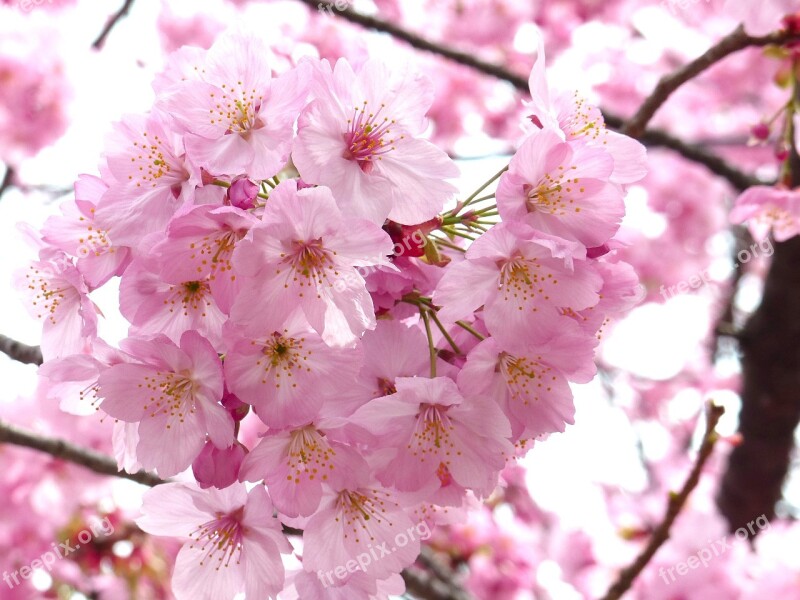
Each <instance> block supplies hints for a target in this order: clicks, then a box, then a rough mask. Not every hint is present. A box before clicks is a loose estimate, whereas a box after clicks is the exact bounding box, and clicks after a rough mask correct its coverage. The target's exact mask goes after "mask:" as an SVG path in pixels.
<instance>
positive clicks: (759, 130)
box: [750, 121, 770, 142]
mask: <svg viewBox="0 0 800 600" xmlns="http://www.w3.org/2000/svg"><path fill="white" fill-rule="evenodd" d="M750 133H751V134H752V136H753V137H754V138H755V139H757V140H759V141H762V142H763V141H766V140H768V139H769V133H770V131H769V125H767V124H766V123H764V122H763V121H762V122H761V123H757V124H755V125H753V127H751V128H750Z"/></svg>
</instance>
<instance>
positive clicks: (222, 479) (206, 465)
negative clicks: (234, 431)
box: [192, 442, 246, 490]
mask: <svg viewBox="0 0 800 600" xmlns="http://www.w3.org/2000/svg"><path fill="white" fill-rule="evenodd" d="M245 453H246V449H245V448H244V447H243V446H242V445H241V444H239V443H233V444H232V445H231V446H230V447H228V448H217V447H216V446H215V445H214V444H213V443H211V442H206V444H205V446H203V449H202V450H201V451H200V454H198V455H197V458H195V459H194V462H193V463H192V474H193V475H194V478H195V480H197V485H199V486H200V487H201V488H203V489H205V488H208V487H211V486H214V487H215V488H217V489H220V490H221V489H224V488H226V487H228V486H231V485H233V484H234V483H236V481H237V480H238V478H239V468H240V467H241V466H242V461H243V460H244V457H245Z"/></svg>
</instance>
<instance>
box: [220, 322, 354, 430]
mask: <svg viewBox="0 0 800 600" xmlns="http://www.w3.org/2000/svg"><path fill="white" fill-rule="evenodd" d="M231 338H232V336H231ZM231 338H229V343H231V345H232V347H231V349H230V351H229V352H228V353H227V354H226V356H225V378H226V381H227V384H228V387H229V389H230V390H231V391H232V392H233V393H234V394H236V395H237V396H238V397H239V398H240V399H241V400H242V401H244V402H247V403H248V404H251V405H252V406H253V407H254V408H255V410H256V414H258V416H259V418H260V419H261V420H262V421H264V423H266V424H267V425H269V426H270V427H279V428H283V427H288V426H290V425H302V424H304V423H307V422H308V420H309V419H310V418H312V417H313V416H314V415H316V414H317V413H318V411H319V409H320V408H321V407H322V404H323V402H325V401H330V402H337V401H338V399H339V397H340V395H341V394H346V393H347V390H348V388H350V387H352V385H353V381H354V380H355V378H356V376H357V375H358V369H359V367H360V366H361V362H362V360H361V351H360V349H359V348H358V347H355V348H331V347H330V346H328V345H327V344H325V342H323V341H322V338H321V337H320V335H319V334H318V333H317V332H316V331H314V330H313V329H311V327H310V326H309V325H308V323H307V322H306V320H305V319H304V318H303V316H302V315H301V314H299V311H298V312H296V313H294V315H292V316H291V317H290V318H289V319H288V320H287V321H286V322H285V323H284V326H283V327H282V328H281V329H280V330H279V331H273V332H271V333H269V334H267V335H265V336H263V337H258V338H255V339H250V338H240V337H236V338H232V339H235V340H236V341H232V340H231Z"/></svg>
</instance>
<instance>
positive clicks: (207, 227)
mask: <svg viewBox="0 0 800 600" xmlns="http://www.w3.org/2000/svg"><path fill="white" fill-rule="evenodd" d="M256 223H258V219H257V218H256V217H254V216H253V215H252V214H250V213H248V212H246V211H243V210H241V209H239V208H235V207H232V206H222V207H217V206H214V205H202V206H196V207H194V208H192V209H191V210H189V211H187V212H185V213H184V214H181V215H180V216H176V217H175V218H174V219H172V221H170V223H169V227H168V228H167V238H166V239H165V240H163V241H161V242H159V243H158V244H156V246H155V247H154V248H153V252H152V254H153V255H154V256H156V257H157V258H156V262H157V263H158V265H159V268H158V270H159V274H160V276H161V278H162V279H163V280H164V281H165V282H168V283H171V284H181V283H183V282H186V281H207V282H208V287H209V289H210V290H211V295H212V296H213V298H214V301H215V302H216V304H217V305H218V306H219V307H220V309H221V310H223V311H224V312H226V313H227V312H228V311H229V310H230V307H231V305H232V304H233V300H234V298H235V297H236V294H237V293H238V290H239V283H238V282H237V278H236V273H235V272H234V270H233V265H232V264H231V257H232V256H233V251H234V249H235V248H236V244H238V243H239V241H240V240H241V239H242V238H244V236H245V235H246V234H247V232H248V231H249V230H250V228H251V227H253V225H255V224H256Z"/></svg>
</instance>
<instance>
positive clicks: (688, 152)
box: [298, 0, 758, 190]
mask: <svg viewBox="0 0 800 600" xmlns="http://www.w3.org/2000/svg"><path fill="white" fill-rule="evenodd" d="M298 1H299V2H302V3H303V4H305V5H306V6H308V7H309V9H310V10H313V11H317V10H319V11H323V12H327V13H329V14H331V15H336V16H337V17H340V18H342V19H345V20H347V21H350V22H351V23H355V24H357V25H361V26H362V27H365V28H367V29H373V30H375V31H379V32H382V33H387V34H389V35H391V36H392V37H394V38H395V39H398V40H402V41H403V42H406V43H407V44H408V45H410V46H411V47H413V48H416V49H417V50H423V51H425V52H430V53H432V54H437V55H439V56H442V57H444V58H447V59H448V60H451V61H453V62H455V63H458V64H461V65H464V66H466V67H469V68H471V69H474V70H475V71H478V72H479V73H483V74H484V75H489V76H490V77H495V78H496V79H499V80H502V81H506V82H508V83H510V84H511V85H512V86H514V87H515V88H516V89H517V90H519V91H520V92H523V93H525V94H527V93H528V91H529V90H528V80H527V79H526V78H525V77H522V76H521V75H518V74H516V73H513V72H511V71H509V70H508V69H506V68H505V67H503V66H501V65H497V64H494V63H491V62H488V61H484V60H481V59H479V58H477V57H476V56H474V55H472V54H468V53H466V52H461V51H459V50H455V49H453V48H450V47H448V46H445V45H443V44H439V43H436V42H433V41H431V40H428V39H426V38H424V37H422V36H419V35H417V34H415V33H412V32H410V31H408V30H406V29H403V28H402V27H399V26H397V25H395V24H393V23H390V22H388V21H384V20H383V19H379V18H377V17H372V16H369V15H365V14H362V13H360V12H358V11H355V10H353V9H352V8H349V7H346V8H344V9H342V10H339V9H337V8H336V6H335V4H334V3H333V2H329V1H326V0H323V1H322V2H317V1H316V0H298ZM603 117H604V119H605V122H606V124H607V125H608V126H609V127H611V128H612V129H622V128H623V127H624V126H625V120H624V119H623V118H622V117H619V116H617V115H614V114H612V113H609V112H607V111H603ZM638 139H639V140H640V141H641V142H642V143H643V144H645V145H646V146H650V147H662V148H667V149H669V150H672V151H674V152H677V153H678V154H680V155H681V156H683V157H684V158H686V159H687V160H690V161H692V162H696V163H698V164H701V165H704V166H706V167H707V168H708V169H709V170H710V171H711V172H712V173H714V174H716V175H719V176H720V177H723V178H724V179H727V180H728V181H729V182H730V183H731V185H733V186H734V187H735V188H736V189H739V190H741V189H745V188H747V187H750V186H751V185H753V184H754V183H757V182H758V181H757V180H756V179H755V178H753V177H751V176H749V175H747V174H745V173H743V172H742V171H740V170H739V169H737V168H736V167H734V166H732V165H730V164H728V163H727V162H726V161H725V160H724V159H723V158H721V157H720V156H718V155H716V154H714V153H713V152H710V151H709V150H707V149H706V148H704V147H703V146H700V145H697V144H692V143H687V142H684V141H682V140H680V139H678V138H676V137H673V136H671V135H670V134H668V133H666V132H665V131H661V130H658V129H648V130H646V131H644V132H642V134H641V135H640V136H638Z"/></svg>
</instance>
